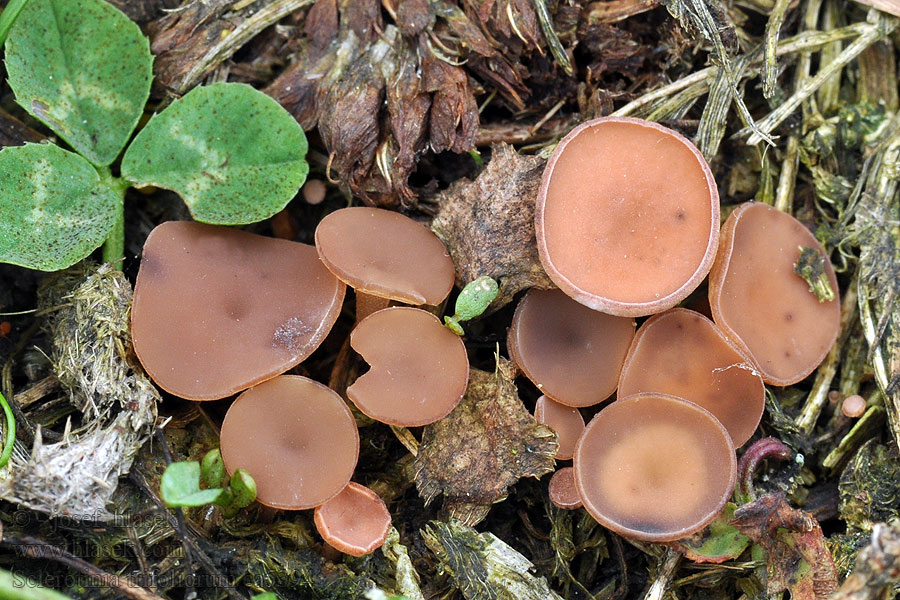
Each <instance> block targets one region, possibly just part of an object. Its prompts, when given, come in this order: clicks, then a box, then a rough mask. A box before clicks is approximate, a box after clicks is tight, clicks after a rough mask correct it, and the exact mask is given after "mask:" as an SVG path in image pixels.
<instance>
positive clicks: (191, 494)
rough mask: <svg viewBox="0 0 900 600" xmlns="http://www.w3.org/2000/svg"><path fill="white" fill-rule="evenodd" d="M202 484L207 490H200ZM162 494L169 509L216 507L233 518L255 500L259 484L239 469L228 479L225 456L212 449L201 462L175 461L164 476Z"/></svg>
mask: <svg viewBox="0 0 900 600" xmlns="http://www.w3.org/2000/svg"><path fill="white" fill-rule="evenodd" d="M201 482H202V483H203V485H204V486H206V487H205V488H201V487H200V484H201ZM160 495H161V496H162V499H163V502H165V503H166V506H170V507H197V506H206V505H207V504H215V505H217V506H220V507H221V508H222V513H223V514H224V515H225V516H227V517H230V516H234V514H235V513H237V511H238V510H239V509H241V508H244V507H246V506H249V505H250V504H251V503H252V502H253V501H254V500H256V482H255V481H253V477H251V476H250V473H248V472H247V471H245V470H244V469H238V470H236V471H235V472H234V474H233V475H232V476H231V478H230V479H229V478H228V476H227V474H226V473H225V465H224V463H223V462H222V454H221V452H219V450H218V449H216V450H210V451H209V452H207V453H206V455H205V456H204V457H203V460H201V461H200V462H197V461H186V462H173V463H172V464H170V465H169V466H168V467H166V470H165V471H164V472H163V474H162V479H161V480H160Z"/></svg>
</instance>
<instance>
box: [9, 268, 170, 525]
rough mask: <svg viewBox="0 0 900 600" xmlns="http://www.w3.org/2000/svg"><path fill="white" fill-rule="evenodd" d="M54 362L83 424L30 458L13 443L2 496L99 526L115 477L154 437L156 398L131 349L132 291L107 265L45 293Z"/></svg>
mask: <svg viewBox="0 0 900 600" xmlns="http://www.w3.org/2000/svg"><path fill="white" fill-rule="evenodd" d="M42 302H43V305H44V306H48V307H56V308H57V310H55V311H53V312H52V313H51V316H50V323H49V328H50V332H51V334H52V339H53V350H52V352H51V362H52V363H53V367H54V372H55V375H56V377H57V379H58V380H59V382H60V384H61V385H62V387H63V388H64V389H65V390H66V392H67V393H68V395H69V399H70V401H71V402H72V404H73V405H74V406H75V407H77V408H78V410H79V411H81V413H82V416H81V423H80V425H79V426H78V427H75V428H74V429H73V428H72V427H71V425H70V424H67V426H66V429H65V433H64V435H63V439H62V440H61V441H59V442H56V443H52V444H46V443H44V441H43V436H42V434H41V430H40V428H37V431H36V432H35V440H34V444H33V446H32V448H31V452H30V453H28V452H27V451H26V450H25V448H24V447H22V446H21V445H19V444H17V446H16V448H15V451H14V452H13V455H12V459H11V460H10V462H9V464H8V465H7V468H5V469H3V470H2V472H0V497H2V498H3V499H4V500H8V501H10V502H16V503H18V504H22V505H24V506H27V507H28V508H31V509H33V510H37V511H41V512H45V513H47V514H49V515H51V516H57V515H69V516H76V517H82V518H86V519H92V520H102V519H106V518H110V517H112V516H113V515H112V514H111V513H109V512H108V510H107V508H106V506H107V503H108V502H109V500H110V498H111V497H112V494H113V492H115V490H116V486H117V484H118V478H119V476H121V475H124V474H126V473H128V470H129V469H130V468H131V463H132V461H133V459H134V456H135V454H136V453H137V451H138V449H139V448H140V447H141V446H142V445H143V443H144V442H145V441H146V440H147V438H148V437H149V435H150V434H151V433H152V428H153V425H154V423H155V421H156V403H157V402H158V401H159V399H160V397H159V392H158V391H157V390H156V388H155V387H154V386H153V384H152V383H151V382H150V380H149V379H148V378H147V376H146V374H145V373H144V372H143V370H142V369H141V367H140V364H139V363H138V362H137V360H136V359H135V357H134V353H133V351H132V349H131V334H130V328H129V309H130V307H131V286H130V284H129V283H128V281H127V280H126V279H125V277H124V276H123V275H122V273H120V272H119V271H116V270H115V269H113V268H112V267H111V266H110V265H103V266H101V267H99V268H93V267H88V268H85V267H81V268H80V269H79V270H78V271H77V272H74V271H72V270H70V271H66V272H64V273H63V274H61V275H60V276H59V278H58V279H57V280H56V281H54V282H51V284H50V285H49V286H47V287H46V288H45V289H44V290H43V298H42Z"/></svg>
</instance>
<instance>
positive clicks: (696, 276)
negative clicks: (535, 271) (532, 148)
mask: <svg viewBox="0 0 900 600" xmlns="http://www.w3.org/2000/svg"><path fill="white" fill-rule="evenodd" d="M535 229H536V233H537V246H538V252H539V254H540V258H541V262H542V263H543V265H544V268H545V269H546V271H547V274H548V275H549V276H550V279H552V280H553V282H554V283H555V284H556V285H558V286H559V288H560V289H561V290H563V291H564V292H565V293H566V294H568V295H569V296H571V297H572V298H574V299H575V300H577V301H578V302H581V303H582V304H584V305H585V306H589V307H591V308H593V309H595V310H599V311H603V312H606V313H610V314H614V315H620V316H627V317H634V316H642V315H650V314H654V313H658V312H662V311H664V310H666V309H667V308H671V307H673V306H675V305H676V304H678V303H679V302H681V301H682V300H684V299H685V298H686V297H687V296H688V294H690V293H691V292H692V291H693V290H694V289H695V288H696V287H697V286H698V285H699V284H700V282H701V281H702V280H703V278H704V277H705V276H706V274H707V273H708V272H709V268H710V266H711V265H712V261H713V258H714V257H715V254H716V245H717V243H718V235H719V194H718V190H717V188H716V182H715V180H714V179H713V175H712V172H711V171H710V169H709V166H708V165H707V164H706V161H705V160H704V159H703V156H702V155H701V154H700V152H699V151H698V150H697V148H695V147H694V145H693V144H691V142H690V141H688V140H687V139H686V138H684V137H683V136H681V135H680V134H678V133H676V132H674V131H672V130H670V129H667V128H665V127H662V126H661V125H657V124H656V123H651V122H649V121H643V120H641V119H633V118H624V117H604V118H600V119H594V120H592V121H588V122H586V123H583V124H581V125H579V126H578V127H576V128H575V129H573V130H572V132H571V133H569V134H568V135H567V136H566V137H564V138H563V140H562V141H561V142H560V143H559V145H558V146H557V147H556V150H555V151H554V152H553V155H552V156H551V157H550V160H549V161H548V163H547V167H546V169H545V170H544V177H543V181H542V183H541V188H540V191H539V193H538V197H537V204H536V206H535Z"/></svg>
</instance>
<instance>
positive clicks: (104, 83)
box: [6, 0, 153, 165]
mask: <svg viewBox="0 0 900 600" xmlns="http://www.w3.org/2000/svg"><path fill="white" fill-rule="evenodd" d="M152 65H153V58H152V56H151V55H150V45H149V43H148V42H147V38H145V37H144V35H143V34H142V33H141V30H140V29H139V28H138V26H137V25H135V24H134V23H133V22H132V21H131V20H129V19H128V17H126V16H125V15H123V14H122V13H121V12H119V11H118V10H117V9H116V8H115V7H113V6H111V5H110V4H107V3H106V2H104V1H103V0H32V1H31V2H30V3H29V4H28V6H27V7H25V9H24V10H23V11H22V12H21V14H20V15H19V18H18V20H17V21H16V23H15V25H14V26H13V28H12V31H11V32H10V35H9V40H7V44H6V70H7V73H8V74H9V85H10V87H11V88H12V90H13V92H14V93H15V95H16V101H17V102H18V103H19V104H21V105H22V107H23V108H25V110H27V111H28V112H29V113H31V114H32V115H34V116H35V117H36V118H37V119H39V120H41V121H43V122H44V123H46V124H47V126H48V127H50V129H52V130H53V131H54V132H56V134H57V135H59V136H60V137H61V138H63V139H64V140H66V141H67V142H68V143H69V144H70V145H71V146H72V147H73V148H75V150H77V151H78V152H79V153H81V154H82V155H83V156H84V157H85V158H87V159H88V160H89V161H91V162H92V163H94V164H95V165H108V164H110V163H111V162H112V161H113V160H115V159H116V157H117V156H118V155H119V153H121V151H122V148H124V147H125V142H127V141H128V138H129V136H130V135H131V132H132V131H134V128H135V126H136V125H137V123H138V119H140V117H141V114H142V112H143V110H144V104H146V102H147V97H148V96H149V95H150V81H151V79H152V73H151V69H152Z"/></svg>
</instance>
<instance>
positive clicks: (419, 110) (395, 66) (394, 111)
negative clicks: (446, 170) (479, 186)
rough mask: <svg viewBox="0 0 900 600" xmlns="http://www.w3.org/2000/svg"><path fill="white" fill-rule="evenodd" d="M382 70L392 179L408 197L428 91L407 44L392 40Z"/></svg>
mask: <svg viewBox="0 0 900 600" xmlns="http://www.w3.org/2000/svg"><path fill="white" fill-rule="evenodd" d="M405 4H406V3H404V4H401V5H400V6H404V5H405ZM381 70H382V73H383V75H384V78H385V81H386V82H387V111H388V116H389V125H390V133H391V136H392V141H393V144H394V146H395V147H392V150H393V152H392V154H393V161H392V164H391V172H390V177H391V182H392V184H393V187H394V189H395V190H396V191H397V192H398V193H399V194H400V197H401V199H402V200H406V201H409V200H412V199H413V198H415V193H414V192H413V191H412V190H411V189H410V188H409V186H408V185H407V183H406V180H407V179H408V178H409V175H410V174H411V173H412V172H413V171H414V170H415V168H416V156H417V155H418V153H419V152H420V151H422V150H423V149H424V148H425V142H426V133H427V131H428V128H427V125H428V110H429V108H431V95H430V94H428V93H427V92H426V91H425V90H424V89H423V87H422V85H421V83H422V79H421V78H420V77H419V73H418V71H419V69H418V59H417V56H416V52H415V50H414V49H413V48H411V47H410V46H409V45H407V44H405V43H402V42H401V43H397V44H395V45H394V47H393V48H392V52H391V54H390V56H387V57H385V59H384V60H383V61H382V63H381Z"/></svg>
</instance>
